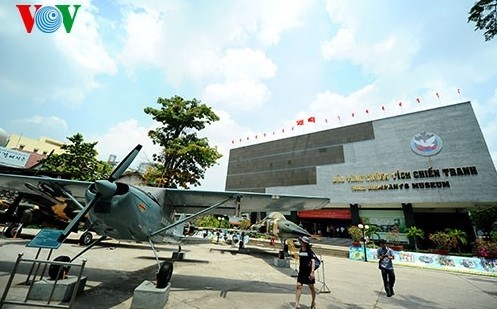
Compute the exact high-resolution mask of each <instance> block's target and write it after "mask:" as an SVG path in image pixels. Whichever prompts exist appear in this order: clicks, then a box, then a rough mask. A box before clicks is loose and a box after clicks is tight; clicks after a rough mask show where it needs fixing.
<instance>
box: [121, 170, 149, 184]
mask: <svg viewBox="0 0 497 309" xmlns="http://www.w3.org/2000/svg"><path fill="white" fill-rule="evenodd" d="M119 182H122V183H126V184H128V185H132V186H144V185H146V184H147V180H146V179H145V177H143V175H142V174H141V173H139V172H138V171H133V172H131V171H127V172H124V174H123V175H122V176H121V177H119Z"/></svg>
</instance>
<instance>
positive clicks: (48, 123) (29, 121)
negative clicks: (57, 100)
mask: <svg viewBox="0 0 497 309" xmlns="http://www.w3.org/2000/svg"><path fill="white" fill-rule="evenodd" d="M17 121H18V122H20V123H23V124H25V125H27V126H32V125H37V126H45V127H48V128H54V129H61V130H67V128H68V126H67V122H66V121H65V120H64V119H61V118H59V117H57V116H49V117H45V116H39V115H36V116H32V117H29V118H24V119H19V120H17Z"/></svg>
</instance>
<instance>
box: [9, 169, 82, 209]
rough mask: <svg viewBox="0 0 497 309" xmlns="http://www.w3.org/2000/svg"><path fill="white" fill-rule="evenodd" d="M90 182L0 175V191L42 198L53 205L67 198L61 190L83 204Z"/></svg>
mask: <svg viewBox="0 0 497 309" xmlns="http://www.w3.org/2000/svg"><path fill="white" fill-rule="evenodd" d="M90 184H91V182H87V181H77V180H67V179H59V178H51V177H46V176H23V175H13V174H0V189H4V190H9V191H17V192H20V193H27V194H35V195H39V196H42V197H44V198H46V199H48V200H51V201H53V202H54V203H61V202H63V201H66V200H67V198H66V197H65V195H64V194H63V193H62V190H61V188H62V189H64V190H65V191H67V192H69V193H70V194H71V195H72V196H73V197H74V198H75V199H76V200H77V201H79V202H80V203H82V204H84V202H85V192H86V189H87V188H88V186H89V185H90Z"/></svg>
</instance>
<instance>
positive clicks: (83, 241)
mask: <svg viewBox="0 0 497 309" xmlns="http://www.w3.org/2000/svg"><path fill="white" fill-rule="evenodd" d="M92 240H93V234H92V233H90V232H88V231H86V232H84V233H83V235H81V237H80V238H79V241H78V242H79V244H80V245H81V246H88V245H89V244H90V243H91V242H92Z"/></svg>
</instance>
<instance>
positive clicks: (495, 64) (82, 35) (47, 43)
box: [0, 0, 497, 190]
mask: <svg viewBox="0 0 497 309" xmlns="http://www.w3.org/2000/svg"><path fill="white" fill-rule="evenodd" d="M18 4H33V5H34V4H39V5H41V8H43V7H48V8H47V9H50V7H53V6H54V5H55V4H65V5H70V6H69V13H70V14H71V16H74V11H75V7H74V5H81V6H80V7H79V9H78V11H77V13H76V15H75V17H74V19H73V24H72V28H71V29H70V32H67V31H66V30H65V28H64V25H61V26H60V28H58V29H57V28H56V27H55V29H56V31H54V32H52V33H45V32H42V31H41V30H40V29H43V26H44V20H43V19H41V17H40V19H37V17H35V24H34V26H33V28H32V31H31V33H28V32H27V29H26V25H25V23H24V21H23V19H22V18H21V13H20V11H19V9H18V8H17V7H16V5H18ZM472 4H473V1H453V0H439V1H430V0H419V1H407V0H377V1H366V0H356V1H346V0H330V1H320V0H315V1H313V0H302V1H299V0H284V1H277V0H272V1H265V0H252V1H249V0H246V1H242V0H231V1H228V0H226V1H222V0H218V1H206V0H205V1H201V0H200V1H193V0H185V1H180V0H176V1H163V0H144V1H137V0H98V1H91V0H79V1H73V0H65V1H49V0H37V1H28V0H23V1H20V0H17V1H14V0H2V1H0V25H1V26H0V107H1V110H0V129H2V130H4V131H6V132H7V134H22V135H23V136H28V137H30V138H34V139H38V138H40V137H49V138H53V139H56V140H60V141H62V142H67V137H69V136H72V135H74V134H76V133H81V134H83V137H84V139H85V141H88V142H98V144H97V146H96V149H97V150H98V152H99V159H102V160H107V158H108V157H109V155H110V154H115V155H117V160H119V159H120V158H121V159H122V158H123V157H124V156H125V155H126V154H127V153H128V152H129V151H130V150H131V149H132V148H133V147H134V146H136V144H142V145H143V146H144V147H143V150H142V152H141V153H140V155H139V156H138V157H137V159H136V160H135V161H136V162H135V164H137V163H139V162H151V161H152V155H153V154H154V153H157V152H158V151H159V148H158V147H157V146H155V145H153V143H152V142H151V140H150V139H149V138H148V136H147V132H148V131H149V130H151V129H154V128H156V127H157V126H158V125H159V124H158V123H156V122H154V121H153V119H152V118H151V116H150V115H147V114H145V113H144V108H146V107H149V106H150V107H154V108H160V105H158V104H157V99H158V98H159V97H161V98H170V97H173V96H176V95H178V96H181V97H183V98H184V99H193V98H196V99H198V100H200V101H201V102H202V103H205V104H206V105H208V106H210V107H211V108H212V109H213V110H214V111H215V113H216V114H217V115H218V116H219V117H220V120H219V121H217V122H215V123H213V124H212V125H210V126H208V127H207V128H206V129H205V130H203V131H202V132H200V133H199V134H200V135H201V136H203V137H207V138H208V139H209V143H210V145H211V146H215V147H217V148H218V151H219V152H220V153H221V154H222V155H223V158H222V159H220V160H219V161H218V164H216V165H215V166H214V167H212V168H210V169H209V170H208V171H207V173H206V176H205V179H203V180H201V186H200V187H197V189H205V190H224V188H225V181H226V172H227V163H228V159H229V151H230V149H232V148H237V147H242V146H246V145H251V144H254V143H262V142H267V141H271V140H275V139H282V138H287V137H290V136H295V135H298V134H305V133H311V132H315V131H319V130H324V129H330V128H335V127H340V126H345V125H350V124H355V123H360V122H364V121H370V120H374V119H381V118H385V117H392V116H395V115H400V114H406V113H411V112H416V111H419V110H426V109H432V108H436V107H439V106H446V105H451V104H456V103H459V102H462V101H471V102H472V106H473V109H474V110H475V113H476V116H477V119H478V122H479V124H480V126H481V129H482V132H483V135H484V137H485V140H486V142H487V145H488V147H489V151H490V154H491V156H492V158H493V161H494V164H495V163H496V162H497V45H496V44H497V38H496V39H494V40H493V41H490V42H485V40H484V36H483V33H482V32H480V31H474V24H470V23H468V22H467V17H468V12H469V9H470V8H471V6H472ZM40 12H41V11H40ZM32 14H34V6H31V11H30V14H29V16H32ZM41 15H42V14H40V16H41ZM28 19H29V18H28ZM38 20H39V22H38ZM66 21H67V20H66ZM69 21H70V20H69ZM45 24H46V22H45ZM418 101H419V102H418ZM352 114H353V116H352ZM311 117H314V119H315V122H309V118H311ZM299 120H304V121H303V125H297V121H299ZM468 155H469V154H468Z"/></svg>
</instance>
